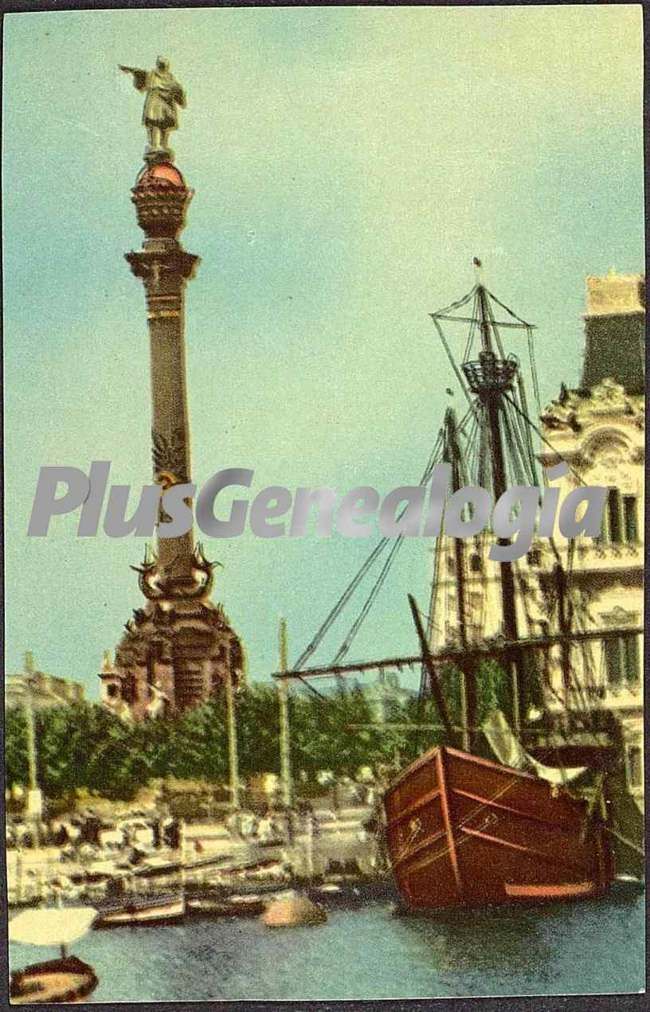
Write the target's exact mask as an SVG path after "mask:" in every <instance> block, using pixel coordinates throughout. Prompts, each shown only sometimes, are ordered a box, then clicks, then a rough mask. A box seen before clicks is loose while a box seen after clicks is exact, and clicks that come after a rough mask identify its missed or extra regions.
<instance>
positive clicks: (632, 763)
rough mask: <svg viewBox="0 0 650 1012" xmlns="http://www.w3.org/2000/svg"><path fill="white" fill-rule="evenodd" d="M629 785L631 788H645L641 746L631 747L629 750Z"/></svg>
mask: <svg viewBox="0 0 650 1012" xmlns="http://www.w3.org/2000/svg"><path fill="white" fill-rule="evenodd" d="M627 770H628V784H629V786H630V787H642V786H643V759H642V756H641V746H640V745H630V747H629V748H628V750H627Z"/></svg>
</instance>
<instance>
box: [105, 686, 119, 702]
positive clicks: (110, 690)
mask: <svg viewBox="0 0 650 1012" xmlns="http://www.w3.org/2000/svg"><path fill="white" fill-rule="evenodd" d="M106 695H107V696H108V698H109V699H115V697H116V696H117V685H115V683H114V682H109V683H108V685H107V686H106Z"/></svg>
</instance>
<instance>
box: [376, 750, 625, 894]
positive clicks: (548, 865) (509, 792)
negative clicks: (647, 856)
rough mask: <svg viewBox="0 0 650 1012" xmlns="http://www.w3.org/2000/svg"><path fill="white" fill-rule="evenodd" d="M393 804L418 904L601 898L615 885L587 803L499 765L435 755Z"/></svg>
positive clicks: (393, 837) (391, 830)
mask: <svg viewBox="0 0 650 1012" xmlns="http://www.w3.org/2000/svg"><path fill="white" fill-rule="evenodd" d="M384 804H385V808H386V816H387V835H388V851H389V854H390V858H391V863H392V867H393V872H394V875H395V879H396V881H397V886H398V888H399V890H400V893H401V895H402V897H403V898H404V900H405V901H406V903H407V905H408V906H409V907H412V908H420V909H421V908H438V907H455V906H485V905H488V904H498V903H512V902H522V901H523V902H532V903H543V902H557V901H558V900H559V899H570V898H571V899H576V898H580V897H586V896H594V895H598V894H599V893H602V892H603V891H604V890H605V889H607V887H608V886H609V885H610V883H611V882H612V879H613V873H614V869H613V862H612V857H611V852H610V848H609V846H608V842H607V836H606V833H605V830H604V827H603V825H602V824H601V823H600V822H598V821H597V820H595V819H593V818H590V817H589V815H588V811H587V803H586V802H585V801H584V800H582V799H576V798H574V797H572V796H571V795H569V793H568V792H567V791H565V790H563V789H562V788H560V789H558V788H554V787H552V786H551V785H550V784H548V783H547V782H546V781H544V780H541V779H540V778H538V777H534V776H530V775H529V774H526V773H520V772H519V771H517V770H514V769H510V768H509V767H507V766H500V765H499V764H498V763H494V762H491V761H490V760H487V759H480V758H478V757H477V756H473V755H469V754H468V753H465V752H459V751H457V750H456V749H451V748H443V747H441V748H435V749H432V751H430V752H428V753H427V754H426V755H424V756H422V757H421V758H420V759H418V760H417V761H416V762H415V763H413V764H412V765H411V766H410V767H409V768H408V769H407V770H406V771H405V772H404V773H403V774H402V776H401V777H399V779H398V780H397V781H396V782H395V783H394V784H393V785H392V786H391V787H390V788H389V789H388V791H387V792H386V796H385V799H384Z"/></svg>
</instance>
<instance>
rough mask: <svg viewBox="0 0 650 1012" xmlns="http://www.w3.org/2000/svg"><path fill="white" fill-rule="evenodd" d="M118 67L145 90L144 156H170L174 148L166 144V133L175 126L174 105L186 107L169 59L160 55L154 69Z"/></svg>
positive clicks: (176, 119)
mask: <svg viewBox="0 0 650 1012" xmlns="http://www.w3.org/2000/svg"><path fill="white" fill-rule="evenodd" d="M120 70H122V71H124V73H125V74H131V75H132V76H133V84H134V87H135V88H137V90H138V91H144V92H146V97H145V102H144V109H143V110H142V123H143V125H144V126H145V127H146V130H147V137H148V140H149V144H148V147H147V150H146V151H145V158H147V159H151V160H159V159H161V158H167V159H170V160H171V159H172V158H173V152H172V151H171V150H170V148H169V146H168V145H169V142H168V136H169V132H170V130H175V129H176V128H177V126H178V114H177V111H176V108H177V106H180V107H181V108H182V109H184V108H185V92H184V91H183V89H182V87H181V85H180V84H179V83H178V81H177V80H176V78H175V77H174V75H173V74H172V72H171V71H170V69H169V60H165V59H163V58H162V57H161V56H159V57H158V59H157V60H156V66H155V68H154V69H153V70H140V69H139V68H138V67H124V66H122V64H120Z"/></svg>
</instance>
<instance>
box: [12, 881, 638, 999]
mask: <svg viewBox="0 0 650 1012" xmlns="http://www.w3.org/2000/svg"><path fill="white" fill-rule="evenodd" d="M643 937H644V904H643V897H642V896H640V895H638V893H637V894H636V895H630V894H629V893H628V892H618V893H616V892H614V893H610V894H609V895H608V896H607V897H604V898H602V899H599V900H591V901H585V902H584V903H573V904H566V905H562V904H558V905H553V906H545V907H536V908H533V907H527V908H523V907H517V908H514V907H509V908H500V909H492V910H487V911H486V910H483V911H475V912H468V911H455V912H452V913H441V912H438V913H435V914H432V915H430V916H427V917H423V916H417V917H416V916H405V915H398V914H396V913H395V911H394V907H393V904H392V903H391V902H389V901H388V899H387V900H386V901H383V900H382V901H381V902H371V903H366V904H364V905H363V906H358V907H356V908H351V907H348V908H340V907H338V908H337V907H336V906H334V905H333V906H332V907H331V909H330V910H329V918H328V921H327V923H325V924H322V925H319V926H315V927H308V928H293V929H291V928H290V929H270V928H267V927H265V926H264V925H263V924H262V923H261V922H260V921H259V920H256V919H250V920H248V919H241V918H238V919H221V920H219V919H209V918H203V919H201V918H192V919H188V920H186V921H185V922H184V923H183V924H179V925H176V926H167V927H151V928H117V929H113V930H111V931H92V932H91V933H90V934H89V935H87V936H86V937H85V938H83V939H82V940H81V941H79V942H78V943H76V945H75V946H74V947H73V949H74V953H75V955H78V956H79V957H80V958H81V959H83V960H85V961H86V962H88V963H90V964H91V965H92V966H93V967H94V968H95V971H96V973H97V976H98V977H99V986H98V987H97V989H96V991H95V992H94V994H93V995H92V998H91V999H90V1000H92V1001H96V1002H109V1003H112V1002H118V1001H134V1002H138V1001H176V1002H178V1001H184V1000H185V1001H189V1000H211V999H213V1000H219V999H240V1000H245V999H266V1000H271V1001H272V1000H281V999H294V1000H296V999H297V1000H303V1001H304V1000H316V999H330V1000H333V999H344V998H356V999H363V998H366V999H380V998H403V997H414V998H417V997H419V998H424V997H454V996H463V995H467V996H477V995H530V994H563V993H564V994H580V993H592V994H596V993H612V992H638V991H640V990H642V989H643V987H644V979H645V978H644V966H645V959H644V949H643V941H642V940H643ZM52 955H54V953H52ZM9 957H10V960H11V966H12V969H18V968H19V967H21V966H25V965H26V964H28V963H33V962H35V961H36V959H38V958H50V956H49V955H46V954H45V952H44V951H41V950H35V949H33V948H28V947H25V946H19V945H11V946H10V952H9Z"/></svg>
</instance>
